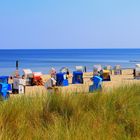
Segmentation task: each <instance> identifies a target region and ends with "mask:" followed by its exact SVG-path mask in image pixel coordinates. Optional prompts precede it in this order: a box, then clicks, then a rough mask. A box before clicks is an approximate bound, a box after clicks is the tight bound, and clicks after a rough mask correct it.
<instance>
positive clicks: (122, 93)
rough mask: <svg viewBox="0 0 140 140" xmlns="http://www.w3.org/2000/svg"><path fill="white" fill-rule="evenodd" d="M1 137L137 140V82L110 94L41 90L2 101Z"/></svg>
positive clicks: (139, 120)
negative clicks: (42, 93) (40, 91)
mask: <svg viewBox="0 0 140 140" xmlns="http://www.w3.org/2000/svg"><path fill="white" fill-rule="evenodd" d="M38 94H39V93H38ZM0 139H1V140H138V139H140V85H132V86H128V87H127V86H125V87H120V88H118V89H114V90H112V91H110V92H109V93H100V92H99V93H92V94H83V93H82V94H74V93H72V94H61V93H60V94H58V93H57V94H55V93H54V94H48V95H47V93H46V95H45V93H44V96H35V97H27V96H22V97H17V98H15V97H14V98H10V99H9V100H7V101H1V102H0Z"/></svg>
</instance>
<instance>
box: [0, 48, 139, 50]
mask: <svg viewBox="0 0 140 140" xmlns="http://www.w3.org/2000/svg"><path fill="white" fill-rule="evenodd" d="M94 49H140V48H29V49H28V48H26V49H25V48H11V49H10V48H6V49H1V48H0V50H94Z"/></svg>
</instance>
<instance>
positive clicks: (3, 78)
mask: <svg viewBox="0 0 140 140" xmlns="http://www.w3.org/2000/svg"><path fill="white" fill-rule="evenodd" d="M8 79H9V76H0V83H6V84H8Z"/></svg>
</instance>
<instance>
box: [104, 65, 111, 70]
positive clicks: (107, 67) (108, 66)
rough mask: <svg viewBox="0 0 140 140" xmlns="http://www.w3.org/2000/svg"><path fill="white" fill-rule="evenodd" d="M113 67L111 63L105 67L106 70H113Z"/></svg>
mask: <svg viewBox="0 0 140 140" xmlns="http://www.w3.org/2000/svg"><path fill="white" fill-rule="evenodd" d="M111 69H112V67H111V66H110V65H107V66H105V67H104V70H111Z"/></svg>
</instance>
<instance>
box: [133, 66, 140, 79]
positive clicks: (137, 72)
mask: <svg viewBox="0 0 140 140" xmlns="http://www.w3.org/2000/svg"><path fill="white" fill-rule="evenodd" d="M133 75H134V78H135V79H140V64H136V66H135V69H134V73H133Z"/></svg>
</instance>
